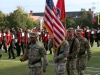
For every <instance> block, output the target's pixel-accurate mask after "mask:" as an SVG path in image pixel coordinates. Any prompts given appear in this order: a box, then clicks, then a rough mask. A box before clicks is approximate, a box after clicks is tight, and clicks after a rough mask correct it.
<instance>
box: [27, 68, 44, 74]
mask: <svg viewBox="0 0 100 75" xmlns="http://www.w3.org/2000/svg"><path fill="white" fill-rule="evenodd" d="M41 73H42V71H41V67H30V68H29V75H41Z"/></svg>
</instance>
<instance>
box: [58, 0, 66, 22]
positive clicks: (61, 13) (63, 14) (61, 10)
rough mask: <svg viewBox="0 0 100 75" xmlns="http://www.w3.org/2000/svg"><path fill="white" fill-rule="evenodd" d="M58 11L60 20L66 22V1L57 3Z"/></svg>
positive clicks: (60, 0) (62, 0)
mask: <svg viewBox="0 0 100 75" xmlns="http://www.w3.org/2000/svg"><path fill="white" fill-rule="evenodd" d="M56 10H57V14H58V18H59V19H60V20H61V21H62V20H65V18H66V12H65V1H64V0H58V1H57V5H56Z"/></svg>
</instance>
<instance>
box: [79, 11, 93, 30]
mask: <svg viewBox="0 0 100 75" xmlns="http://www.w3.org/2000/svg"><path fill="white" fill-rule="evenodd" d="M80 15H81V19H80V20H79V22H80V24H81V27H82V28H84V27H86V26H89V27H90V28H91V27H93V26H92V15H91V14H90V13H89V12H87V11H86V10H85V9H84V10H83V11H81V13H80Z"/></svg>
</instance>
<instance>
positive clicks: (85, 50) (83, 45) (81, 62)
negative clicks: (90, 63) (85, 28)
mask: <svg viewBox="0 0 100 75" xmlns="http://www.w3.org/2000/svg"><path fill="white" fill-rule="evenodd" d="M81 32H82V29H77V30H76V36H77V38H78V40H79V42H80V51H79V53H78V59H77V70H78V75H84V70H85V68H86V58H87V56H88V58H87V60H90V58H91V51H90V45H89V42H88V40H87V39H86V38H84V37H83V36H82V34H81Z"/></svg>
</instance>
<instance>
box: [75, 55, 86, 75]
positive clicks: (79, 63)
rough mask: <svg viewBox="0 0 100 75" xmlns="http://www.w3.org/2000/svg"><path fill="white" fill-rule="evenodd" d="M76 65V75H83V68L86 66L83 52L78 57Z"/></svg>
mask: <svg viewBox="0 0 100 75" xmlns="http://www.w3.org/2000/svg"><path fill="white" fill-rule="evenodd" d="M76 67H77V71H78V75H84V70H85V68H86V55H85V54H84V55H81V56H79V57H78V59H77V64H76Z"/></svg>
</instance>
